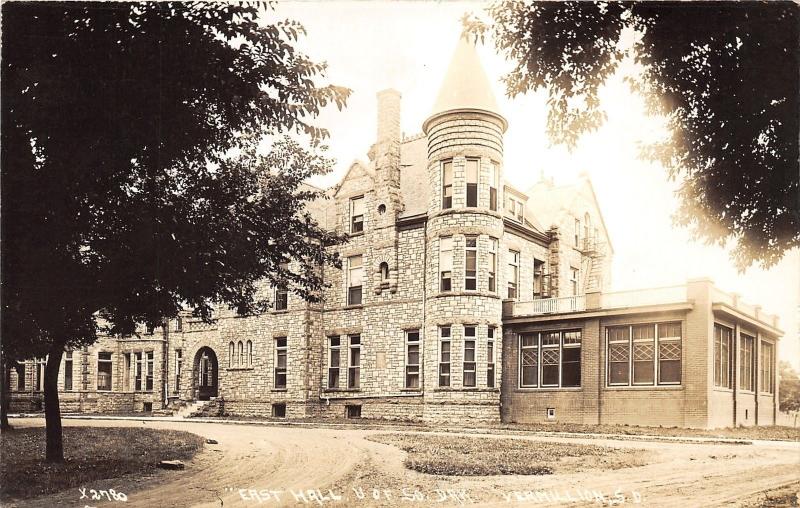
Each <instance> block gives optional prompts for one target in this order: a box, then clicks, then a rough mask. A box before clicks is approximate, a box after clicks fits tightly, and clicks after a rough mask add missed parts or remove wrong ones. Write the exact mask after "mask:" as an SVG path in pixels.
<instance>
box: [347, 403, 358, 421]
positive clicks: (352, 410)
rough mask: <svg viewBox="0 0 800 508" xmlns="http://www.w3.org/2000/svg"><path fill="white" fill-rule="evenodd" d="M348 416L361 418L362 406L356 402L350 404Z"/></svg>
mask: <svg viewBox="0 0 800 508" xmlns="http://www.w3.org/2000/svg"><path fill="white" fill-rule="evenodd" d="M347 418H361V406H360V405H355V404H352V405H348V406H347Z"/></svg>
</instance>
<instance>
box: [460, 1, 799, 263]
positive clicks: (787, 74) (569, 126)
mask: <svg viewBox="0 0 800 508" xmlns="http://www.w3.org/2000/svg"><path fill="white" fill-rule="evenodd" d="M798 11H800V6H798V5H797V4H796V3H793V2H730V3H723V2H663V3H662V2H583V1H580V2H578V1H568V2H523V1H520V0H509V1H498V2H496V3H494V4H493V5H492V6H491V7H490V8H489V9H488V13H489V16H490V18H491V21H490V22H489V23H490V24H489V25H488V26H487V24H485V23H483V22H481V21H480V20H477V19H465V24H466V25H467V28H468V29H470V30H472V31H473V32H475V33H476V34H479V35H480V36H483V35H484V34H486V33H490V34H491V35H492V36H493V40H494V44H495V45H496V47H497V48H498V50H500V51H501V52H502V53H504V54H505V56H506V57H508V58H509V60H511V61H512V62H514V63H515V66H514V68H513V70H512V71H511V72H510V73H509V74H508V75H507V76H506V77H505V84H506V87H507V90H508V93H509V94H510V95H511V96H514V95H517V94H521V93H526V92H528V91H531V90H535V89H539V88H545V89H547V91H548V94H549V99H548V106H549V115H548V122H547V126H548V132H549V135H550V138H551V139H552V140H553V141H554V142H556V143H564V144H566V145H568V146H570V147H572V146H574V145H575V143H576V142H577V140H578V138H579V137H580V135H581V134H583V133H585V132H587V131H591V130H594V129H596V128H598V127H599V126H600V125H601V124H602V123H603V122H604V120H605V113H604V112H603V110H602V105H601V104H600V100H599V98H598V90H599V89H600V87H601V86H602V85H603V83H604V82H605V81H606V79H607V78H608V77H609V76H611V75H612V74H613V73H615V72H616V71H617V70H618V69H619V68H620V65H621V64H622V62H624V61H626V60H627V61H628V62H633V63H635V64H638V65H639V66H641V74H639V75H629V76H628V79H629V83H630V84H631V85H632V86H633V88H634V89H635V90H638V91H641V92H642V93H643V95H644V97H645V99H646V101H647V106H648V109H649V112H650V113H653V114H659V115H665V116H666V117H667V118H668V123H669V127H670V129H671V136H670V137H669V139H666V140H664V141H663V142H660V143H656V144H654V145H651V146H647V147H643V150H642V155H643V156H644V157H645V158H647V159H650V160H655V161H659V162H661V163H662V165H663V166H664V167H665V168H667V169H668V170H669V173H670V175H671V176H672V177H673V178H677V177H682V185H681V187H680V190H679V196H680V198H681V199H682V201H683V207H681V209H680V210H679V211H678V212H677V215H676V217H675V218H676V220H677V222H678V223H679V224H681V225H684V226H690V227H691V228H692V230H693V231H694V233H695V235H696V236H697V237H698V238H701V239H703V240H705V241H706V242H707V243H716V244H720V245H722V244H725V243H726V242H727V241H729V240H732V241H734V242H735V244H736V248H735V250H734V251H733V253H732V257H733V259H734V261H735V263H736V264H737V266H738V267H739V269H740V270H744V269H746V268H747V267H748V266H750V265H751V264H752V263H754V262H755V263H759V264H761V265H762V266H763V267H765V268H768V267H770V266H772V265H774V264H775V263H777V262H778V261H779V260H780V259H781V258H782V257H783V254H784V252H786V251H787V250H788V249H792V248H795V247H797V246H798V245H800V186H799V185H798V180H800V169H799V166H798V127H799V126H800V122H799V121H798V114H797V112H798V97H800V87H799V85H798V83H800V78H799V77H798V76H799V75H800V73H799V72H798V69H799V66H798V55H799V53H798V51H797V48H798V39H799V33H798V27H799V26H800V25H799V23H798ZM624 33H625V34H626V35H627V37H628V38H629V39H630V36H632V35H633V36H635V41H636V42H635V44H634V45H633V47H630V48H629V47H625V45H624V44H620V42H621V39H622V37H623V34H624Z"/></svg>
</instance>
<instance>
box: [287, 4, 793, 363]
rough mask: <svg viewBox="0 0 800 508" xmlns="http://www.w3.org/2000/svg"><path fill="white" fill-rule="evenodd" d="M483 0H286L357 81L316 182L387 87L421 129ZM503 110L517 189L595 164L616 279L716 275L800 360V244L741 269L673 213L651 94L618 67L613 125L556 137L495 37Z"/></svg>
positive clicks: (610, 88)
mask: <svg viewBox="0 0 800 508" xmlns="http://www.w3.org/2000/svg"><path fill="white" fill-rule="evenodd" d="M484 6H485V4H484V3H482V2H433V1H417V2H388V1H382V2H344V1H331V2H325V3H321V2H284V3H281V4H278V6H277V10H276V12H275V13H274V15H275V16H277V17H278V18H280V19H283V18H291V19H296V20H298V21H300V22H302V23H303V25H304V26H305V28H306V30H307V32H308V35H307V36H306V37H305V38H303V39H302V40H301V41H300V43H299V45H300V47H301V48H302V49H303V50H304V51H305V52H306V53H307V54H308V55H309V56H311V57H312V59H314V60H315V61H326V62H327V63H328V65H329V68H328V73H327V78H328V80H329V81H330V82H331V83H334V84H337V85H341V86H346V87H348V88H350V89H352V91H353V92H352V95H351V96H350V98H349V99H348V103H347V107H346V108H345V109H344V110H343V111H338V110H337V109H336V108H335V107H333V108H328V109H326V110H325V111H324V112H323V113H322V115H321V116H320V117H319V119H318V121H317V123H318V124H319V125H320V126H322V127H325V128H327V129H329V131H330V133H331V136H330V139H329V140H328V145H329V146H330V149H329V155H330V156H332V157H334V158H335V159H336V165H335V169H334V171H333V172H332V173H331V174H329V175H326V176H325V177H323V178H320V179H318V180H316V181H315V182H314V183H316V184H318V185H321V186H323V187H327V186H330V185H333V184H335V183H337V182H338V181H339V180H340V179H341V178H342V177H343V176H344V174H345V172H346V170H347V168H348V167H349V166H350V164H351V163H352V162H353V161H354V160H357V159H358V160H362V161H366V160H367V155H366V154H367V150H368V149H369V147H370V145H371V144H372V143H374V141H375V129H376V115H377V112H376V96H375V94H376V93H377V92H378V91H380V90H383V89H386V88H394V89H396V90H398V91H399V92H400V93H401V94H402V106H401V109H402V113H401V128H402V130H403V132H404V133H405V134H406V135H409V136H411V135H414V134H418V133H420V132H421V130H422V128H421V126H422V122H423V121H424V120H425V119H426V118H427V117H428V115H429V114H430V112H431V107H432V106H433V103H434V101H435V99H436V95H437V94H438V91H439V87H440V85H441V82H442V79H443V78H444V73H445V71H446V69H447V65H448V63H449V62H450V58H451V57H452V54H453V51H454V49H455V46H456V43H457V42H458V38H459V35H460V33H461V23H460V19H461V17H462V16H463V15H464V14H465V13H467V12H472V13H478V14H480V13H481V12H482V9H483V7H484ZM479 53H480V55H481V58H482V61H483V63H484V67H485V69H486V72H487V74H488V75H489V78H490V80H491V81H492V84H493V87H494V91H495V95H496V97H497V101H498V105H499V107H500V110H501V111H502V112H503V114H504V116H505V118H506V119H507V120H508V123H509V128H508V131H507V132H506V134H505V153H504V175H505V178H506V180H507V181H508V182H509V183H510V184H511V185H513V186H515V187H516V188H519V189H527V188H529V187H530V186H531V185H533V184H534V183H535V182H537V181H538V180H539V179H540V178H541V177H542V176H544V177H545V178H553V179H554V181H555V183H556V184H561V183H570V182H572V181H575V180H576V179H577V178H578V176H579V175H581V174H582V173H585V174H587V175H588V176H589V178H590V179H591V181H592V184H593V186H594V189H595V192H596V194H597V199H598V201H599V205H600V209H601V211H602V213H603V218H604V220H605V223H606V226H607V228H608V230H609V235H610V237H611V241H612V243H613V245H614V258H613V264H612V290H625V289H639V288H647V287H657V286H668V285H676V284H683V283H685V282H686V280H688V279H690V278H696V277H707V278H710V279H712V280H713V281H714V283H715V284H716V285H717V287H719V288H720V289H722V290H723V291H727V292H736V293H739V294H740V295H741V298H742V300H744V301H745V302H747V303H750V304H760V305H761V306H762V307H763V310H764V311H765V312H768V313H771V314H778V315H779V319H780V321H779V327H780V328H781V329H782V330H783V331H784V333H785V335H784V337H783V339H782V340H781V342H780V345H779V356H780V359H781V360H787V361H789V362H790V363H792V365H793V366H794V368H795V370H800V319H798V314H800V251H799V250H796V249H795V250H793V251H791V252H789V253H787V255H786V256H785V257H784V259H783V260H782V261H781V262H780V263H779V264H777V265H776V266H774V267H772V268H771V269H769V270H763V269H760V268H758V267H751V268H750V269H748V270H746V271H745V272H744V273H738V272H737V270H736V268H735V267H734V266H733V263H732V262H731V260H730V257H729V253H728V251H727V250H726V249H725V248H724V247H720V246H708V245H705V244H703V243H701V242H700V241H696V240H694V239H693V238H692V235H691V233H690V231H688V230H687V229H683V228H679V227H676V226H674V225H673V222H672V215H673V212H674V211H675V210H676V209H677V207H678V206H680V203H679V201H678V199H677V198H676V196H675V190H676V189H677V187H678V183H679V182H675V181H670V180H669V178H668V175H667V172H666V170H665V169H664V168H663V167H661V166H660V165H658V164H653V163H649V162H646V161H642V160H639V159H638V158H637V156H636V154H637V147H638V146H639V145H638V144H639V143H642V142H647V141H651V140H655V139H658V138H659V137H660V136H661V135H663V133H664V129H663V125H662V122H661V121H660V120H659V119H657V118H648V117H647V116H646V115H645V113H644V107H643V100H642V98H641V97H639V96H637V95H634V94H633V93H632V92H631V91H630V90H629V89H628V88H627V86H626V85H625V84H624V83H623V82H622V80H621V77H620V76H615V77H613V78H612V79H611V80H609V82H608V83H607V85H606V86H605V87H604V88H603V89H602V91H601V99H602V104H603V107H604V108H605V110H606V112H607V114H608V120H607V122H606V123H605V124H604V126H603V127H602V128H601V129H599V130H598V131H596V132H593V133H590V134H586V135H584V136H583V137H582V138H581V139H580V141H579V143H578V146H577V147H576V148H575V149H574V150H573V151H572V152H569V151H567V150H566V149H565V148H563V147H561V146H552V145H551V143H550V141H549V139H548V138H547V135H546V133H545V125H546V115H547V109H546V103H545V100H546V94H545V93H544V92H538V93H533V94H528V95H526V96H522V97H517V98H514V99H510V98H508V97H507V96H506V94H505V89H504V87H503V85H502V83H501V81H500V78H501V77H502V76H503V75H504V74H505V73H506V72H507V71H508V70H509V69H510V65H511V64H510V63H509V62H506V61H505V60H504V59H503V58H502V57H501V56H499V55H497V54H496V52H495V50H494V48H493V46H492V45H491V43H490V42H488V41H487V44H486V45H484V46H482V47H480V48H479Z"/></svg>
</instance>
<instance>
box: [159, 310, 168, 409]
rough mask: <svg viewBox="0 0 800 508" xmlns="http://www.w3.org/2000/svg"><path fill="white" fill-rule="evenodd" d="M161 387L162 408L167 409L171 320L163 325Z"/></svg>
mask: <svg viewBox="0 0 800 508" xmlns="http://www.w3.org/2000/svg"><path fill="white" fill-rule="evenodd" d="M161 330H162V332H163V333H162V339H161V386H162V401H161V408H162V409H163V408H165V407H167V403H168V402H169V320H168V319H167V320H166V322H165V323H164V324H162V325H161Z"/></svg>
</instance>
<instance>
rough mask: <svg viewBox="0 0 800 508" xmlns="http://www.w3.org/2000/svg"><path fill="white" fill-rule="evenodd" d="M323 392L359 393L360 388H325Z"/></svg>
mask: <svg viewBox="0 0 800 508" xmlns="http://www.w3.org/2000/svg"><path fill="white" fill-rule="evenodd" d="M322 391H323V392H324V393H361V388H325V389H323V390H322Z"/></svg>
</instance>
